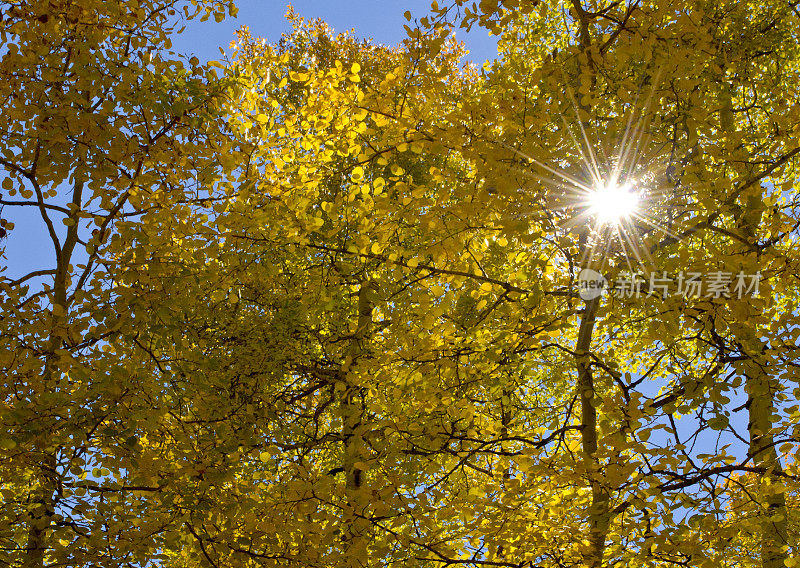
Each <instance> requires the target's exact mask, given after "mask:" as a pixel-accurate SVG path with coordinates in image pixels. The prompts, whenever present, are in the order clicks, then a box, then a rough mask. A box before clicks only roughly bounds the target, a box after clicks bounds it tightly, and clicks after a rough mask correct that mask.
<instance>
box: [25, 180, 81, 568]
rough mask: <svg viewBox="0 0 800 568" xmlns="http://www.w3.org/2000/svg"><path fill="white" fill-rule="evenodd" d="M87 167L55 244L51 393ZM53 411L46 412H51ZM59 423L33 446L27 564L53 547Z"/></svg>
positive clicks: (45, 375)
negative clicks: (36, 483)
mask: <svg viewBox="0 0 800 568" xmlns="http://www.w3.org/2000/svg"><path fill="white" fill-rule="evenodd" d="M85 173H86V172H85V171H84V168H83V167H82V166H79V167H78V168H77V169H76V172H75V180H76V181H75V185H74V187H73V189H72V205H74V206H75V207H74V208H73V213H72V215H70V217H71V218H72V219H73V221H74V223H73V224H72V225H70V226H69V228H68V229H67V234H66V236H65V238H64V241H63V243H59V242H58V240H57V239H56V237H53V239H54V241H53V246H54V248H55V253H56V274H55V277H54V279H53V289H52V295H51V296H50V298H51V301H52V316H51V322H50V331H49V337H48V339H47V343H46V346H45V350H44V369H43V372H42V377H41V378H42V384H41V389H40V390H41V392H42V393H44V394H45V396H47V395H48V394H49V393H51V392H54V391H55V387H56V383H57V381H58V379H59V371H58V368H57V362H56V350H57V349H59V348H60V347H62V345H63V344H64V339H63V338H64V336H65V334H66V333H65V332H66V327H67V325H68V322H69V318H68V311H69V300H68V291H69V286H70V264H71V262H72V254H73V252H74V250H75V246H76V245H77V244H78V227H79V224H78V219H77V217H76V213H77V212H78V211H80V210H81V206H82V199H83V183H84V182H83V177H84V175H85ZM49 414H50V413H49V412H48V413H46V415H49ZM55 427H56V424H42V434H41V437H40V439H39V441H38V442H37V443H35V445H34V447H33V452H32V453H33V455H34V456H35V459H36V460H37V461H38V463H37V464H36V466H35V467H37V468H38V471H37V472H36V473H37V478H38V480H39V486H38V487H37V488H36V489H34V490H33V491H31V503H32V508H31V510H30V513H29V514H28V519H27V523H28V530H27V533H28V542H27V545H26V546H25V553H24V556H23V559H22V566H23V568H42V567H43V566H45V565H46V563H47V562H46V558H45V556H46V554H45V553H46V551H47V549H48V547H49V539H50V534H51V530H52V527H51V523H52V517H53V514H54V513H55V507H56V506H57V502H56V500H55V496H56V490H57V489H58V482H57V478H56V476H57V475H58V473H57V470H56V468H57V465H58V464H57V460H56V453H55V452H56V450H55V448H53V447H52V446H53V444H52V443H51V441H52V440H51V437H50V435H51V433H52V429H54V428H55Z"/></svg>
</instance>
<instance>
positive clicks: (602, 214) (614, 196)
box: [586, 182, 639, 225]
mask: <svg viewBox="0 0 800 568" xmlns="http://www.w3.org/2000/svg"><path fill="white" fill-rule="evenodd" d="M586 202H587V205H588V206H589V213H590V214H591V215H594V217H595V218H596V219H597V222H598V223H599V224H601V225H619V224H621V223H622V222H624V221H626V220H627V219H629V218H630V217H631V216H632V215H634V214H635V213H636V210H637V207H638V205H639V196H638V195H637V194H636V192H635V191H634V190H633V186H632V184H630V183H625V184H618V183H613V182H612V183H603V184H600V185H598V186H596V187H595V188H594V189H593V190H592V191H590V192H589V194H588V195H587V197H586Z"/></svg>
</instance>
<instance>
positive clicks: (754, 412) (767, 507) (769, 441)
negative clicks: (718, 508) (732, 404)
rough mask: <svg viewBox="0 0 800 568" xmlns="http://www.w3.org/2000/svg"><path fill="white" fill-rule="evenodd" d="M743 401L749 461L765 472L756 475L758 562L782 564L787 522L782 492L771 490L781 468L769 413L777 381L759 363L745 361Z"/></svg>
mask: <svg viewBox="0 0 800 568" xmlns="http://www.w3.org/2000/svg"><path fill="white" fill-rule="evenodd" d="M748 367H749V369H748V370H747V382H746V388H747V402H748V405H749V410H750V423H749V424H748V430H749V431H750V451H749V455H750V456H752V458H753V462H754V463H755V465H756V466H758V467H763V468H764V469H765V472H764V473H763V474H761V475H760V478H759V483H758V484H759V491H758V493H759V497H760V499H759V506H760V509H761V510H760V517H761V522H760V525H761V566H762V568H784V566H785V565H786V564H785V561H786V559H787V558H788V557H789V556H788V545H789V542H788V524H787V518H786V495H785V493H784V492H783V491H775V489H776V485H779V484H780V483H781V482H782V479H781V478H780V477H779V475H780V474H781V473H782V472H783V470H782V469H781V462H780V459H779V458H778V452H777V451H776V449H775V437H774V436H773V434H772V432H771V430H772V413H773V411H774V410H775V408H774V405H773V402H772V401H773V400H774V396H775V393H776V387H777V381H776V380H775V379H772V378H771V377H770V376H769V375H767V374H766V373H764V372H763V370H762V369H761V367H760V366H759V365H758V364H757V363H755V362H751V361H748Z"/></svg>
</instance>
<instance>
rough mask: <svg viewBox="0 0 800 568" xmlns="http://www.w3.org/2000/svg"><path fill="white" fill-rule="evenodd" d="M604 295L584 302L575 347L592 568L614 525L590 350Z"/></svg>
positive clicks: (599, 563) (587, 556) (596, 567)
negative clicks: (589, 500) (602, 459)
mask: <svg viewBox="0 0 800 568" xmlns="http://www.w3.org/2000/svg"><path fill="white" fill-rule="evenodd" d="M599 305H600V298H594V299H592V300H588V301H586V302H585V304H584V312H583V318H582V319H581V325H580V328H579V330H578V343H577V346H576V349H575V362H576V366H577V371H578V386H577V395H578V397H579V398H580V407H581V442H582V446H583V462H584V466H585V469H586V472H587V474H588V475H589V477H590V485H591V489H592V504H591V507H590V508H589V515H588V524H589V535H588V541H589V546H588V549H587V550H586V552H585V553H584V563H585V564H586V566H588V567H590V568H600V566H602V564H603V555H604V553H605V548H606V537H607V536H608V528H609V526H610V524H611V510H610V507H609V501H610V495H609V492H608V489H607V488H606V487H604V486H603V484H602V483H601V481H600V479H599V477H600V473H599V462H598V460H597V455H596V454H597V436H598V432H597V410H596V408H595V406H594V405H595V404H596V401H595V394H596V393H595V388H594V377H593V376H592V368H591V365H590V361H589V351H590V349H591V343H592V332H593V331H594V324H595V318H596V316H597V308H598V307H599Z"/></svg>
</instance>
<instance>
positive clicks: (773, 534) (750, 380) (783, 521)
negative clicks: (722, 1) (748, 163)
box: [720, 84, 789, 568]
mask: <svg viewBox="0 0 800 568" xmlns="http://www.w3.org/2000/svg"><path fill="white" fill-rule="evenodd" d="M720 103H721V104H720V108H721V110H720V123H721V126H722V129H723V131H724V132H728V133H735V132H736V130H737V127H736V124H735V122H734V112H733V89H732V88H731V86H730V85H728V84H724V85H722V90H721V92H720ZM752 170H753V168H752V167H750V168H749V169H748V171H747V175H748V177H750V176H752V175H753V171H752ZM754 197H755V198H754V199H751V200H750V201H749V202H748V205H749V204H751V203H752V204H760V202H761V199H760V196H754ZM737 217H738V225H739V229H740V230H741V231H742V233H744V236H745V237H746V239H747V240H748V241H749V242H751V243H755V242H756V240H757V233H758V226H759V224H760V223H761V218H762V215H761V213H760V212H759V211H758V210H755V211H754V210H745V209H744V207H741V206H739V207H738V215H737ZM743 256H744V258H745V259H748V257H749V259H750V260H753V257H755V263H754V264H755V265H756V266H757V263H758V259H759V257H760V253H759V252H758V251H755V252H754V251H753V250H745V251H743ZM740 301H747V300H746V299H744V300H740ZM749 310H750V307H749V306H745V313H747V312H748V311H749ZM737 331H738V333H737V335H738V337H737V339H738V340H739V342H740V343H741V344H742V345H750V346H757V347H756V349H757V350H758V351H760V350H761V347H762V346H761V341H760V340H759V338H758V337H756V336H755V335H754V334H753V333H752V332H750V331H749V330H746V329H745V328H740V329H739V330H737ZM759 356H760V355H759V353H751V357H750V359H749V360H747V361H746V362H745V373H744V374H745V389H746V390H747V406H748V410H749V413H750V416H749V418H750V421H749V424H748V426H747V429H748V431H749V434H750V447H749V449H748V455H750V456H751V457H752V459H753V462H754V464H755V465H756V466H757V467H763V468H764V470H765V471H764V473H763V474H761V475H760V477H759V480H758V486H759V487H758V498H759V503H758V506H759V508H760V511H759V517H760V521H759V524H760V529H761V566H762V568H783V567H784V566H785V565H786V564H785V561H786V560H787V559H788V558H789V553H788V544H789V543H788V524H787V511H786V496H785V494H784V493H783V491H778V492H775V491H774V489H775V486H776V485H779V484H780V483H781V481H782V480H781V478H780V474H781V473H782V471H783V470H782V468H781V463H780V459H779V458H778V453H777V451H776V449H775V436H774V435H773V434H772V426H773V422H772V415H773V412H774V410H775V403H774V400H775V395H776V393H777V387H778V381H777V379H775V378H773V377H770V376H769V374H768V372H767V371H766V370H765V367H764V366H763V365H762V364H761V362H760V361H758V358H759Z"/></svg>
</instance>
